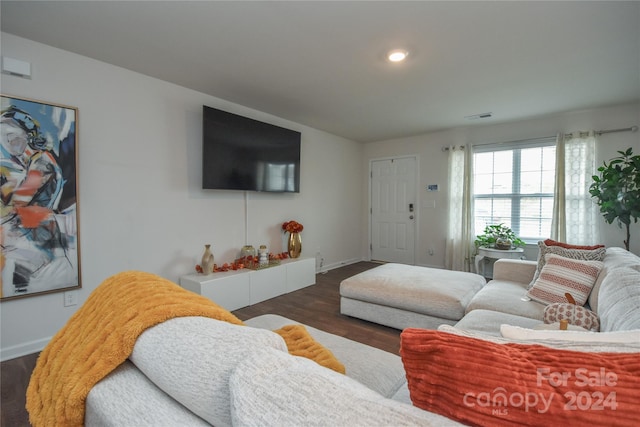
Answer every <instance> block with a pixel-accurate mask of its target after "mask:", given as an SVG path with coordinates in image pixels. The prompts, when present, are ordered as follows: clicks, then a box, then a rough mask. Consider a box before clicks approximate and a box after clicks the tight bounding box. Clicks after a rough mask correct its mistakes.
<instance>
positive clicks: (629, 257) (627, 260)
mask: <svg viewBox="0 0 640 427" xmlns="http://www.w3.org/2000/svg"><path fill="white" fill-rule="evenodd" d="M602 262H603V263H604V268H603V269H602V271H601V272H600V276H598V280H596V283H595V285H594V286H593V290H592V291H591V295H589V300H588V301H589V307H591V309H592V310H593V311H595V312H596V313H598V312H599V308H598V299H599V296H600V286H601V284H602V282H603V281H604V280H605V279H606V277H607V275H608V273H609V272H610V271H613V270H615V269H616V268H618V267H626V268H631V269H633V270H637V271H640V257H638V256H637V255H634V254H633V253H631V252H629V251H627V250H625V249H623V248H618V247H609V248H607V254H606V256H605V257H604V260H603V261H602Z"/></svg>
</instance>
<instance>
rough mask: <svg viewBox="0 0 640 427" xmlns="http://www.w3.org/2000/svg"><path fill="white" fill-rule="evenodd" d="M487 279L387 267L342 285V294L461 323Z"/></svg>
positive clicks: (395, 265)
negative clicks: (467, 308) (473, 298)
mask: <svg viewBox="0 0 640 427" xmlns="http://www.w3.org/2000/svg"><path fill="white" fill-rule="evenodd" d="M485 283H486V280H485V278H484V277H482V276H480V275H479V274H474V273H467V272H462V271H451V270H444V269H439V268H428V267H419V266H414V265H405V264H394V263H390V264H384V265H381V266H378V267H375V268H372V269H371V270H367V271H364V272H362V273H359V274H356V275H355V276H352V277H349V278H347V279H345V280H343V281H342V282H341V283H340V295H341V296H342V297H345V298H350V299H354V300H359V301H365V302H369V303H373V304H379V305H383V306H389V307H393V308H399V309H402V310H407V311H412V312H414V313H420V314H426V315H429V316H434V317H439V318H443V319H451V320H460V319H461V318H462V316H464V313H465V308H466V307H467V304H468V303H469V301H470V300H471V298H472V297H473V296H474V295H475V293H476V292H478V290H480V289H481V288H482V286H484V284H485Z"/></svg>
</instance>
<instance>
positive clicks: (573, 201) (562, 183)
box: [551, 131, 600, 245]
mask: <svg viewBox="0 0 640 427" xmlns="http://www.w3.org/2000/svg"><path fill="white" fill-rule="evenodd" d="M595 148H596V137H595V134H594V132H593V131H591V132H588V133H578V132H576V133H574V134H572V135H570V136H567V135H564V134H559V135H558V139H557V142H556V187H555V192H554V197H553V200H554V204H553V218H552V221H551V238H552V239H554V240H558V241H561V242H567V243H571V244H574V245H594V244H597V243H600V232H599V228H598V224H599V222H598V206H597V205H596V204H595V203H594V202H593V200H592V199H591V195H590V194H589V186H590V185H591V176H592V175H593V174H594V173H595V172H596V161H595V157H596V156H595Z"/></svg>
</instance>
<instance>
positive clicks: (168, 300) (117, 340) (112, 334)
mask: <svg viewBox="0 0 640 427" xmlns="http://www.w3.org/2000/svg"><path fill="white" fill-rule="evenodd" d="M182 316H203V317H210V318H212V319H217V320H222V321H226V322H230V323H234V324H242V321H241V320H240V319H238V318H237V317H235V316H234V315H233V314H231V313H230V312H229V311H227V310H225V309H224V308H222V307H220V306H218V305H217V304H215V303H213V302H212V301H210V300H208V299H207V298H205V297H203V296H200V295H197V294H195V293H192V292H189V291H187V290H185V289H182V288H181V287H179V286H178V285H176V284H175V283H173V282H171V281H169V280H167V279H164V278H162V277H159V276H156V275H154V274H150V273H144V272H139V271H128V272H123V273H119V274H116V275H115V276H112V277H110V278H108V279H107V280H105V281H104V282H103V283H102V284H101V285H100V286H99V287H98V288H97V289H96V290H95V291H93V292H92V293H91V295H90V296H89V298H88V299H87V301H86V303H85V304H84V305H83V306H82V307H80V309H79V310H78V311H77V312H76V313H75V314H74V315H73V316H72V317H71V319H69V322H67V324H66V325H65V326H64V328H62V329H61V330H60V331H59V332H58V333H57V334H56V335H55V336H54V337H53V339H52V340H51V342H50V343H49V344H48V345H47V347H46V348H45V349H44V350H43V351H42V353H41V354H40V356H39V357H38V361H37V363H36V367H35V369H34V371H33V374H32V375H31V381H30V382H29V387H28V389H27V405H26V406H27V411H28V412H29V421H31V424H32V425H33V426H34V427H39V426H57V427H60V426H82V425H83V422H84V413H85V401H86V399H87V395H88V394H89V391H90V390H91V388H93V386H94V385H95V384H97V383H98V382H99V381H100V380H102V379H103V378H104V377H106V376H107V375H108V374H109V373H110V372H111V371H113V370H114V369H115V368H116V367H118V366H119V365H120V364H121V363H122V362H124V361H125V360H126V359H127V358H128V357H129V355H130V354H131V352H132V351H133V346H134V344H135V342H136V340H137V339H138V336H139V335H140V334H142V332H144V331H145V330H146V329H147V328H150V327H152V326H154V325H157V324H159V323H162V322H164V321H165V320H168V319H171V318H174V317H182Z"/></svg>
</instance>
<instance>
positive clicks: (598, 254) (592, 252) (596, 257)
mask: <svg viewBox="0 0 640 427" xmlns="http://www.w3.org/2000/svg"><path fill="white" fill-rule="evenodd" d="M538 248H539V249H540V252H539V253H538V266H537V268H536V272H535V274H534V275H533V280H532V281H531V283H530V284H529V289H531V287H532V286H533V284H534V283H535V282H536V280H538V276H539V275H540V272H541V271H542V267H544V264H545V263H546V259H545V255H547V254H554V255H559V256H561V257H565V258H570V259H577V260H586V261H602V260H603V259H604V256H605V254H606V253H607V249H606V248H604V247H602V248H598V249H570V248H563V247H562V246H547V245H546V244H545V243H544V242H542V241H540V242H538Z"/></svg>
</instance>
